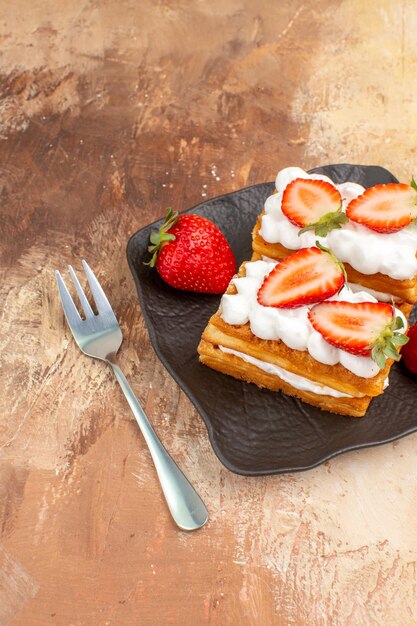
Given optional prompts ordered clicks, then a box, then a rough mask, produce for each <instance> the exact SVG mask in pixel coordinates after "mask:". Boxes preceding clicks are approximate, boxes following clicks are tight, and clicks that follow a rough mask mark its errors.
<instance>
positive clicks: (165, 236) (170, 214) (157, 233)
mask: <svg viewBox="0 0 417 626" xmlns="http://www.w3.org/2000/svg"><path fill="white" fill-rule="evenodd" d="M178 217H179V214H178V213H177V212H176V211H173V210H172V209H167V214H166V217H165V220H164V223H163V224H162V226H161V227H160V228H159V230H154V231H152V233H151V236H150V237H149V240H150V243H151V245H150V246H148V252H149V253H150V254H151V255H152V256H151V259H150V260H149V261H144V265H149V267H155V265H156V261H157V259H158V254H159V252H160V251H161V250H162V248H163V247H164V246H165V245H166V244H167V243H168V241H173V240H174V239H175V235H173V234H172V233H170V232H168V231H169V230H170V228H172V227H173V226H174V225H175V224H176V223H177V221H178Z"/></svg>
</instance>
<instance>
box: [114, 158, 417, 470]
mask: <svg viewBox="0 0 417 626" xmlns="http://www.w3.org/2000/svg"><path fill="white" fill-rule="evenodd" d="M343 165H349V166H358V167H362V168H368V167H372V168H379V169H381V170H384V171H385V172H387V173H388V174H389V175H390V176H394V175H393V174H392V173H391V172H390V171H389V170H387V169H386V168H384V167H382V166H379V165H360V164H350V163H337V164H328V165H327V166H326V165H322V166H319V167H315V168H312V169H310V170H308V173H314V172H316V171H317V170H320V169H322V168H323V167H329V166H331V167H337V166H343ZM394 178H395V177H394ZM274 182H275V181H265V182H261V183H255V184H254V185H248V186H247V187H242V188H241V189H237V190H235V191H231V192H228V193H224V194H220V195H218V196H213V197H212V198H208V199H207V200H204V202H200V203H198V204H196V205H194V206H192V207H190V208H188V209H184V210H182V211H179V213H180V214H183V213H184V214H185V213H191V212H193V211H195V210H196V209H198V208H200V207H202V206H205V205H206V204H207V202H209V201H217V200H221V199H223V198H225V197H230V196H233V195H235V194H238V193H241V192H243V191H247V190H248V189H254V188H256V187H260V186H264V185H268V184H269V185H271V184H274ZM163 219H164V218H163V217H161V218H159V219H157V220H155V221H154V222H151V223H150V224H146V225H145V226H143V227H141V228H139V229H138V230H137V231H135V232H134V233H133V234H132V235H131V236H130V237H129V239H128V241H127V244H126V257H127V262H128V265H129V269H130V272H131V274H132V277H133V280H134V283H135V287H136V292H137V296H138V300H139V304H140V307H141V311H142V315H143V319H144V321H145V324H146V328H147V331H148V334H149V338H150V341H151V345H152V347H153V349H154V351H155V353H156V355H157V357H158V359H159V360H160V362H161V363H162V365H163V366H164V368H165V369H166V370H167V371H168V373H169V374H170V376H171V377H172V378H173V379H174V381H175V382H176V383H177V385H178V386H179V387H180V389H181V390H182V391H183V392H184V393H185V395H186V396H187V397H188V398H189V399H190V401H191V403H192V404H193V405H194V407H195V408H196V410H197V412H198V413H199V415H200V417H201V418H202V420H203V423H204V425H205V427H206V429H207V434H208V438H209V442H210V445H211V447H212V449H213V451H214V453H215V455H216V456H217V458H218V459H219V461H220V462H221V463H222V464H223V465H224V467H226V469H228V470H229V471H231V472H232V473H234V474H238V475H240V476H251V477H256V476H272V475H277V474H290V473H291V474H292V473H298V472H304V471H308V470H311V469H314V468H316V467H318V466H319V465H322V464H323V463H326V461H329V460H330V459H332V458H335V457H337V456H339V455H341V454H345V453H346V452H352V451H354V450H362V449H365V448H373V447H377V446H382V445H384V444H387V443H392V442H393V441H398V440H399V439H402V438H403V437H407V436H408V435H411V434H412V433H414V432H416V431H417V423H416V425H415V426H414V427H411V428H410V429H408V430H406V431H404V432H402V433H400V434H398V435H392V436H390V437H388V438H384V439H378V440H377V441H370V442H363V443H359V444H351V445H348V446H346V447H343V448H339V449H338V450H334V451H332V452H329V453H328V454H325V455H324V456H323V455H321V456H320V458H318V459H317V460H316V461H314V462H312V463H309V464H304V465H298V466H289V467H280V468H275V469H264V470H257V471H253V470H252V471H250V470H245V469H242V468H240V467H238V466H236V465H234V464H233V463H232V462H230V460H228V459H227V457H225V456H224V454H223V452H222V451H221V449H220V448H219V447H218V445H217V442H216V438H215V436H214V428H213V426H212V424H211V422H210V420H209V418H208V416H207V415H206V412H205V411H204V409H203V408H202V407H201V405H200V403H199V401H198V399H197V397H196V396H195V395H194V393H192V392H191V391H190V390H189V389H188V388H186V385H185V384H184V383H182V381H181V378H180V377H179V376H178V375H177V374H176V372H175V371H174V370H173V368H172V367H171V365H170V364H169V363H168V361H167V359H166V358H165V356H164V355H163V353H162V350H161V348H160V346H159V341H158V335H157V333H156V331H155V329H154V326H153V324H152V322H151V320H150V317H149V315H148V312H147V310H146V307H145V299H144V297H143V293H142V289H141V286H140V281H139V277H138V274H137V272H136V269H135V266H134V263H133V260H132V257H133V256H134V255H133V252H132V246H133V240H134V239H135V238H136V237H137V236H138V235H140V234H141V233H143V231H145V230H150V229H152V227H153V226H155V225H156V224H159V223H160V222H161V221H162V220H163ZM334 418H335V419H338V416H337V415H335V416H334ZM352 419H362V418H352Z"/></svg>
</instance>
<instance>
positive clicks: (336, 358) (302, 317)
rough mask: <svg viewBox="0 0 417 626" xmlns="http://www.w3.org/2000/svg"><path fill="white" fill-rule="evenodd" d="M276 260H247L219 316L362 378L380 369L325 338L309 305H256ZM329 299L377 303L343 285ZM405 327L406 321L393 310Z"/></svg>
mask: <svg viewBox="0 0 417 626" xmlns="http://www.w3.org/2000/svg"><path fill="white" fill-rule="evenodd" d="M275 265H276V263H275V262H272V263H268V262H267V261H252V262H249V263H246V265H245V269H246V276H245V277H241V278H233V283H234V285H235V287H236V290H237V294H224V296H223V297H222V301H221V316H222V318H223V320H224V321H225V322H226V323H228V324H236V325H240V324H246V323H247V322H249V323H250V328H251V331H252V333H253V334H254V335H255V336H256V337H259V338H260V339H271V340H276V339H281V341H283V342H284V343H285V344H286V345H287V346H288V347H289V348H292V349H293V350H307V351H308V352H309V354H310V355H311V356H312V357H313V359H315V360H316V361H319V362H320V363H325V364H327V365H335V364H336V363H341V364H342V365H343V366H344V367H345V368H346V369H347V370H349V371H350V372H353V374H356V375H357V376H361V377H362V378H373V377H374V376H376V375H377V374H378V372H379V371H380V369H379V367H378V365H377V364H376V363H375V361H373V360H372V359H371V357H364V356H356V355H354V354H350V353H349V352H345V351H344V350H340V349H338V348H336V347H334V346H332V345H330V344H329V343H327V341H325V339H324V338H323V337H322V336H321V335H320V333H318V332H317V331H316V330H314V328H313V327H312V325H311V324H310V321H309V319H308V311H309V309H310V308H311V306H302V307H298V308H296V309H279V308H274V307H265V306H262V305H261V304H259V302H258V300H257V294H258V291H259V288H260V287H261V285H262V283H263V281H264V278H265V276H266V275H267V274H269V272H270V271H271V270H272V269H273V268H274V267H275ZM329 300H344V301H347V302H377V300H376V298H374V297H373V296H371V295H370V294H369V293H366V292H364V291H359V292H357V293H353V292H352V291H351V290H350V289H349V288H348V287H346V286H344V287H343V288H342V289H341V291H340V292H339V294H337V295H335V296H333V297H332V298H329ZM396 315H399V316H400V317H401V318H402V320H403V322H404V329H403V330H405V329H406V328H407V320H406V319H405V317H404V315H403V314H402V313H401V311H399V310H398V309H396Z"/></svg>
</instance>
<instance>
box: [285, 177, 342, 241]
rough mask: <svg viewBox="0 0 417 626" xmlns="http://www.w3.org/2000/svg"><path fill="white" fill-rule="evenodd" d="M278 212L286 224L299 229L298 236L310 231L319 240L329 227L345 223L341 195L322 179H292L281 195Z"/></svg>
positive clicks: (329, 229) (337, 226) (336, 226)
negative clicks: (279, 210)
mask: <svg viewBox="0 0 417 626" xmlns="http://www.w3.org/2000/svg"><path fill="white" fill-rule="evenodd" d="M281 210H282V212H283V213H284V215H285V216H286V217H287V218H288V219H289V220H290V222H292V223H293V224H295V226H301V227H302V228H301V230H300V233H299V234H302V233H304V232H306V231H308V230H314V231H315V233H316V235H318V236H319V237H325V236H326V235H327V233H328V232H329V231H331V230H332V229H333V228H340V227H341V224H343V223H344V222H347V217H346V215H345V214H344V213H343V211H342V196H341V195H340V193H339V191H338V190H337V189H336V187H334V186H333V185H331V184H330V183H328V182H327V181H324V180H314V179H311V178H296V179H295V180H293V181H292V182H291V183H290V184H289V185H287V187H286V188H285V191H284V193H283V195H282V203H281Z"/></svg>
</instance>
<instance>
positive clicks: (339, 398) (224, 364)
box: [198, 261, 411, 417]
mask: <svg viewBox="0 0 417 626" xmlns="http://www.w3.org/2000/svg"><path fill="white" fill-rule="evenodd" d="M267 265H268V264H266V263H265V262H264V261H258V262H257V263H253V262H250V263H244V264H243V265H242V266H241V268H240V270H239V273H238V275H237V276H236V277H235V278H234V279H232V282H231V283H230V285H229V288H228V290H227V292H226V300H225V299H224V298H225V296H224V297H223V305H221V306H220V308H219V310H218V311H217V312H216V313H215V314H214V315H213V316H212V317H211V319H210V320H209V323H208V325H207V327H206V329H205V330H204V332H203V335H202V338H201V341H200V344H199V346H198V353H199V355H200V361H201V362H202V363H204V364H205V365H207V366H209V367H211V368H213V369H215V370H218V371H220V372H222V373H224V374H227V375H230V376H233V377H234V378H238V379H241V380H244V381H246V382H249V383H255V384H256V385H258V387H264V388H267V389H271V390H273V391H282V392H284V393H286V394H287V395H290V396H295V397H297V398H300V399H301V400H303V401H305V402H307V403H309V404H312V405H313V406H317V407H319V408H321V409H325V410H327V411H330V412H333V413H338V414H342V415H350V416H353V417H360V416H363V415H365V413H366V410H367V408H368V405H369V403H370V401H371V399H372V397H375V396H377V395H379V394H381V393H382V392H383V391H384V388H385V387H386V381H387V379H388V376H389V371H390V369H391V366H392V364H393V361H392V360H391V359H388V360H387V363H386V367H385V368H384V369H382V370H379V368H376V373H375V375H372V376H371V377H364V376H361V375H357V374H356V373H354V372H353V371H351V369H354V370H355V369H356V370H357V369H358V367H359V370H360V369H361V367H362V366H361V361H358V364H356V362H355V361H354V360H352V356H353V355H347V361H346V363H347V365H348V366H349V367H350V368H351V369H347V368H346V367H345V366H344V365H343V364H342V363H341V362H338V363H336V364H334V365H328V364H325V363H322V362H319V361H318V360H316V359H315V358H313V356H312V355H311V354H310V352H309V351H308V350H306V349H304V350H303V349H294V348H292V347H289V346H288V345H287V344H286V343H284V341H282V340H281V339H264V338H260V337H258V336H256V335H255V334H254V333H253V332H252V330H251V325H252V327H256V326H257V325H258V326H259V324H258V322H257V320H256V319H255V318H253V319H251V320H250V321H245V320H244V319H242V320H240V321H241V322H244V323H233V324H232V323H228V322H227V321H225V319H223V317H224V313H223V310H222V306H223V307H224V308H225V305H227V298H228V297H230V296H234V297H236V296H237V297H238V298H239V297H241V296H240V295H239V294H238V289H237V287H236V285H237V286H238V288H239V290H240V291H243V293H244V292H245V291H247V289H248V288H250V289H252V290H253V289H254V288H256V285H255V283H256V279H255V280H253V281H252V283H253V284H252V285H251V284H249V283H250V282H251V281H248V284H247V285H244V283H242V281H241V282H240V283H239V280H237V281H236V278H237V279H239V278H244V277H246V268H247V269H248V275H249V277H250V278H251V279H252V278H254V277H255V276H256V275H257V276H258V284H259V270H262V269H263V270H264V274H265V271H267V269H268V268H266V266H267ZM269 268H271V264H269ZM345 289H346V288H345ZM346 294H347V292H346V293H345V296H346ZM352 297H353V296H352ZM262 308H265V307H262ZM267 308H268V307H267ZM398 308H399V309H400V310H401V312H402V314H403V315H404V316H405V317H408V315H409V313H410V311H411V306H410V305H408V304H402V305H401V306H400V307H398ZM229 316H230V314H229ZM226 317H227V315H226ZM288 319H289V320H292V321H290V322H289V324H290V325H292V326H291V329H292V330H291V333H292V335H294V341H295V342H297V341H298V339H297V321H296V318H295V319H294V320H293V319H292V318H291V316H289V318H288ZM236 321H239V320H236ZM300 333H301V334H302V329H301V328H300ZM259 334H262V333H259ZM355 358H356V359H358V358H359V359H364V357H353V359H355ZM349 359H350V360H349ZM342 360H343V359H342ZM350 363H352V364H353V365H352V366H351V365H350ZM366 367H369V364H368V363H366ZM371 367H372V366H371ZM367 375H368V376H369V372H367Z"/></svg>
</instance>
